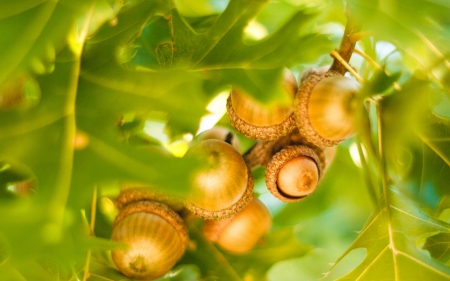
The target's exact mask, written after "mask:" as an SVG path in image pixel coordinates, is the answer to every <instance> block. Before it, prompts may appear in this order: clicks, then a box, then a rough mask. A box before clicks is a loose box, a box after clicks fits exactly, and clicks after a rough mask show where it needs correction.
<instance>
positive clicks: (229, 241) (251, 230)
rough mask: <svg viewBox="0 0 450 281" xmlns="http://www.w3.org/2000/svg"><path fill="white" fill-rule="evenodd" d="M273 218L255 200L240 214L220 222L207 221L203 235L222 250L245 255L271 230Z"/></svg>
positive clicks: (262, 205) (263, 206) (259, 202)
mask: <svg viewBox="0 0 450 281" xmlns="http://www.w3.org/2000/svg"><path fill="white" fill-rule="evenodd" d="M270 225H271V217H270V213H269V210H267V207H266V206H265V205H264V204H263V203H262V202H261V201H260V200H258V199H256V198H254V199H253V200H252V201H250V202H249V203H248V204H247V206H245V207H244V208H243V209H242V210H241V211H240V212H238V213H237V214H235V215H234V216H232V217H231V218H228V219H225V220H220V221H205V223H204V225H203V233H204V235H205V237H206V238H207V239H208V240H209V241H212V242H215V243H217V245H219V246H220V247H221V248H222V249H224V250H226V251H229V252H232V253H237V254H240V253H245V252H248V251H250V250H251V249H253V248H254V247H255V245H256V244H257V243H258V242H259V241H260V240H261V238H262V237H263V236H264V234H265V233H266V232H267V231H268V230H269V229H270Z"/></svg>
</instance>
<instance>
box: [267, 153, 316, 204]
mask: <svg viewBox="0 0 450 281" xmlns="http://www.w3.org/2000/svg"><path fill="white" fill-rule="evenodd" d="M322 166H323V164H321V159H320V158H319V156H318V155H317V154H316V152H315V151H314V150H313V149H312V148H310V147H308V146H306V145H294V146H288V147H286V148H283V149H282V150H281V151H279V152H278V153H276V154H275V155H274V156H273V157H272V159H271V160H270V162H269V163H268V164H267V168H266V174H265V177H266V186H267V188H268V189H269V191H270V193H272V195H274V196H275V197H276V198H278V199H280V200H281V201H284V202H295V201H299V200H301V199H302V198H304V197H306V196H308V195H310V194H311V193H313V192H314V190H315V189H316V186H317V184H318V183H319V181H320V179H321V177H322Z"/></svg>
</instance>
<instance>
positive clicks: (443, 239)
mask: <svg viewBox="0 0 450 281" xmlns="http://www.w3.org/2000/svg"><path fill="white" fill-rule="evenodd" d="M422 249H424V250H427V251H428V252H430V254H431V256H432V257H433V258H435V259H437V260H440V261H442V262H444V263H446V262H447V261H448V260H450V233H448V232H444V233H438V234H435V235H432V236H430V237H428V238H427V240H426V242H425V244H424V245H423V247H422Z"/></svg>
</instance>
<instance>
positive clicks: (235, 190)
mask: <svg viewBox="0 0 450 281" xmlns="http://www.w3.org/2000/svg"><path fill="white" fill-rule="evenodd" d="M185 157H197V158H198V157H199V158H200V159H202V160H203V162H204V166H203V167H201V168H199V170H197V171H196V172H195V173H194V174H193V176H192V178H191V180H190V184H191V190H190V192H189V194H188V195H187V198H186V201H185V206H186V208H188V209H189V210H190V211H191V212H193V213H194V214H195V215H197V216H199V217H201V218H204V219H209V220H217V219H224V218H229V217H231V216H232V215H234V214H235V213H237V212H238V211H240V210H241V209H242V208H243V207H244V206H245V205H246V204H247V203H248V202H249V201H250V199H251V197H252V194H253V177H252V174H251V172H250V169H249V168H248V167H247V165H246V163H245V161H244V159H243V158H242V156H241V155H240V154H239V152H237V151H236V150H235V149H234V148H233V147H232V146H231V145H230V144H228V143H226V142H224V141H220V140H215V139H208V140H204V141H201V142H199V143H197V144H195V145H194V146H192V147H191V148H190V149H189V150H188V152H187V153H186V155H185Z"/></svg>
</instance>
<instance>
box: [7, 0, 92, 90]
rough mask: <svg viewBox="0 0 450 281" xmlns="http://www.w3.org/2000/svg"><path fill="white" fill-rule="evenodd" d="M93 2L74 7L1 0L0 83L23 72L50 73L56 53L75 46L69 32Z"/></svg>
mask: <svg viewBox="0 0 450 281" xmlns="http://www.w3.org/2000/svg"><path fill="white" fill-rule="evenodd" d="M96 2H97V1H96V0H83V1H77V4H76V5H75V4H73V3H72V1H43V0H26V1H20V2H17V1H10V0H8V1H2V3H1V4H0V30H1V39H0V53H1V54H2V65H3V67H2V69H1V70H0V84H2V83H3V81H5V80H6V79H7V78H8V77H13V76H14V75H17V74H20V73H22V72H24V71H32V72H34V73H38V74H42V73H46V72H49V71H51V69H52V68H53V65H52V64H53V62H54V60H55V57H56V54H57V53H58V52H59V51H60V50H62V49H63V47H64V46H65V45H66V44H70V45H76V44H77V42H76V41H75V40H74V39H75V38H77V36H78V34H76V33H75V34H72V33H71V31H73V30H74V29H75V28H76V25H77V21H78V20H79V19H80V17H82V16H83V15H84V14H85V13H87V12H88V11H89V9H91V8H93V7H94V6H95V5H96ZM70 35H74V36H70ZM11 46H14V47H13V48H11Z"/></svg>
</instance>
